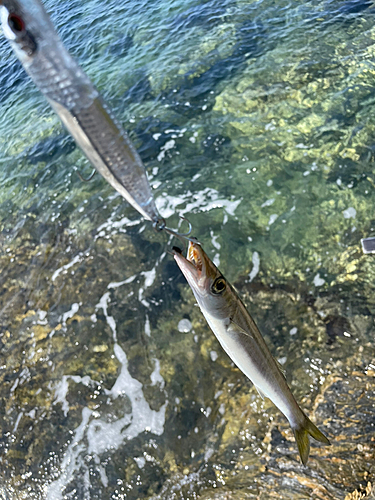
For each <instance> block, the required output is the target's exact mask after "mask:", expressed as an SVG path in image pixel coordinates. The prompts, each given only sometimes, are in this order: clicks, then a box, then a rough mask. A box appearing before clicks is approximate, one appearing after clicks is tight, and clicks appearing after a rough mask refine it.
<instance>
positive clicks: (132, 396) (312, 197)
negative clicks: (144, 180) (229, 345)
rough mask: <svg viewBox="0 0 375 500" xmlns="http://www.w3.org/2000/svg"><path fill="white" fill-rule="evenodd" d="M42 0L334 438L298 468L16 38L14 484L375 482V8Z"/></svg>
mask: <svg viewBox="0 0 375 500" xmlns="http://www.w3.org/2000/svg"><path fill="white" fill-rule="evenodd" d="M46 7H47V9H48V11H49V12H50V14H51V16H52V19H53V21H54V23H55V25H56V27H57V29H58V31H59V33H60V35H61V36H62V38H63V40H64V42H65V44H66V46H67V47H68V49H69V50H70V51H71V52H72V54H74V56H75V57H76V58H77V59H78V61H79V63H80V64H81V65H82V67H83V68H84V69H85V71H87V73H88V74H89V76H90V78H91V79H92V80H93V82H94V83H95V85H96V86H97V87H98V88H99V90H100V92H101V93H102V94H103V95H104V96H105V98H106V99H107V100H108V102H109V103H110V105H111V106H112V107H113V108H114V110H115V112H116V114H117V116H118V117H119V119H120V120H121V122H122V123H123V125H124V127H125V128H126V129H127V130H128V131H129V133H130V136H131V138H132V140H133V141H134V143H135V144H136V146H137V148H138V150H139V152H140V154H141V157H142V159H143V160H144V162H145V165H146V168H147V171H148V173H149V176H150V179H151V184H152V186H153V190H154V195H155V198H156V202H157V205H158V207H159V209H160V211H161V213H162V214H163V215H164V216H165V217H171V219H170V225H172V226H176V225H177V224H178V215H183V216H185V217H188V218H189V220H190V221H191V223H192V225H193V228H194V235H196V236H197V237H198V238H199V239H200V241H201V242H202V243H203V245H204V247H205V249H206V251H207V252H208V254H209V255H210V256H211V257H212V258H213V259H214V261H215V262H216V263H217V264H218V265H219V266H220V269H221V270H222V271H223V273H224V274H225V275H226V276H227V277H228V279H230V280H231V281H232V282H233V283H234V284H235V285H236V287H237V288H238V290H239V293H240V294H241V296H242V297H243V298H244V300H245V302H246V304H247V305H248V306H249V311H250V312H251V314H252V315H253V317H254V319H255V320H256V321H257V323H258V325H259V327H260V329H261V331H262V332H263V333H264V335H265V337H266V339H267V341H268V342H269V344H270V346H271V347H272V349H271V350H272V352H273V353H274V354H275V356H276V357H277V358H278V359H279V360H280V362H281V363H282V364H283V365H284V367H285V369H286V372H287V379H288V382H289V383H290V386H291V387H292V390H293V393H294V394H295V395H296V397H297V399H298V400H299V401H300V402H301V405H302V406H303V408H305V410H306V412H307V413H308V414H309V415H311V416H312V418H313V420H314V421H315V423H316V424H317V425H318V426H319V427H320V428H322V429H323V430H325V431H326V432H327V434H328V435H329V438H330V439H331V441H332V442H333V445H332V447H330V448H319V447H318V446H315V445H313V446H312V450H311V459H310V462H309V468H303V467H302V466H301V465H300V463H299V459H298V456H297V452H296V446H295V442H294V439H293V436H292V433H291V431H290V429H289V428H288V425H287V422H286V420H285V419H284V417H283V416H282V415H281V414H280V413H279V412H278V411H277V410H276V409H275V408H274V407H273V406H272V404H271V403H270V402H268V401H263V400H261V399H260V397H259V396H258V394H257V393H256V391H255V390H254V388H253V387H252V386H251V383H250V382H249V381H248V380H246V378H245V377H244V376H243V375H242V374H241V373H240V372H239V370H237V368H235V367H234V366H233V364H231V362H230V360H229V358H228V357H227V356H226V355H225V353H224V352H223V351H222V350H221V349H220V346H219V345H218V343H217V341H216V340H215V338H214V336H213V335H212V333H211V332H210V331H209V329H208V327H207V325H206V324H205V322H204V319H203V317H202V316H201V314H200V312H199V310H198V308H196V307H195V306H194V299H193V297H192V294H191V291H190V290H189V289H188V286H187V284H186V283H185V281H184V279H183V277H182V275H181V273H180V271H179V270H178V268H177V266H176V265H175V263H174V262H173V259H172V257H171V256H170V255H169V254H168V253H167V250H168V249H170V247H171V245H173V244H176V241H172V240H170V239H169V238H168V237H167V236H166V235H163V234H156V233H155V232H154V231H153V229H152V228H151V226H150V225H149V224H148V223H145V222H144V221H142V220H141V219H140V218H139V216H138V214H137V213H136V212H135V211H134V210H133V209H132V208H130V207H129V206H128V205H127V203H126V202H125V201H124V200H122V199H121V198H120V197H119V196H118V195H117V194H116V193H115V192H114V191H113V189H112V188H111V187H110V186H109V185H107V184H106V183H105V181H104V180H103V179H102V178H100V176H99V175H97V176H95V177H94V179H93V180H92V181H91V182H90V183H83V182H81V181H80V179H79V177H78V175H77V171H79V172H80V173H81V174H83V175H86V176H87V175H89V173H90V172H91V167H90V165H89V164H88V162H87V161H86V160H85V159H84V158H83V156H82V154H81V153H80V151H79V150H78V148H76V147H75V144H74V142H73V141H72V139H71V138H70V137H69V136H68V134H67V133H66V132H65V131H64V129H63V127H62V125H61V123H60V122H59V119H58V118H57V117H56V116H55V115H54V113H53V112H52V111H51V110H50V109H49V107H48V105H47V104H46V102H45V101H44V99H43V97H42V96H41V95H40V94H39V93H38V91H37V89H36V88H35V87H34V86H33V84H32V83H31V81H30V80H29V78H28V77H27V76H26V75H25V73H24V72H23V70H22V68H21V66H20V64H19V63H18V62H17V61H16V60H15V58H14V56H13V54H12V53H11V51H10V49H9V47H8V45H7V43H6V41H5V40H4V38H3V37H2V36H1V37H0V53H1V58H0V82H1V86H0V130H1V134H0V164H1V172H0V183H1V189H0V231H1V232H0V238H1V249H0V259H1V270H2V271H1V275H0V283H1V288H0V296H1V301H0V339H1V347H2V348H1V371H0V377H1V393H0V396H1V401H2V404H1V407H0V408H1V411H0V421H1V430H2V434H1V440H0V460H1V464H2V467H1V470H2V484H1V486H0V491H1V494H2V495H3V497H4V498H12V499H13V498H14V499H18V498H27V499H49V500H52V499H53V500H58V499H83V498H84V499H116V500H117V499H124V498H126V499H134V500H136V499H140V498H145V499H151V498H152V499H163V500H164V499H171V500H172V499H186V500H187V499H194V498H202V499H203V498H204V499H214V498H217V499H219V498H227V499H244V498H259V497H262V496H263V497H267V498H293V499H294V498H295V499H309V498H327V499H344V498H345V497H346V495H348V494H349V493H351V492H353V491H354V490H358V492H361V494H362V493H363V495H366V494H367V493H369V486H367V485H368V483H369V482H370V483H371V482H374V465H373V464H374V463H375V462H374V458H375V457H374V443H373V432H374V421H375V408H374V404H375V401H374V393H373V390H372V387H373V377H374V375H375V354H374V348H373V345H374V324H373V314H374V311H375V303H374V293H373V283H374V278H375V276H374V270H373V269H374V266H373V260H372V257H371V256H364V255H363V254H362V252H361V248H360V239H361V238H363V237H367V236H370V235H373V234H374V232H375V211H374V186H375V177H374V169H373V160H374V140H375V121H374V113H373V105H374V101H375V93H374V88H375V86H374V78H375V68H374V55H375V28H374V16H375V11H374V7H373V5H372V3H371V2H367V1H362V2H360V1H354V0H351V1H349V0H348V1H333V0H332V1H310V2H303V3H302V4H301V2H293V1H288V2H284V1H282V0H277V1H271V0H263V1H257V2H256V1H246V2H245V1H242V0H238V1H232V0H228V1H224V2H218V1H215V0H211V1H207V2H199V1H193V2H192V1H185V0H175V1H170V0H160V1H133V0H131V1H127V2H126V1H121V2H114V1H109V0H108V1H105V2H103V1H101V2H99V1H96V0H90V1H88V2H80V1H64V2H56V1H52V0H49V1H48V2H46ZM1 488H2V490H1ZM366 488H367V493H366ZM350 498H352V497H350ZM353 498H356V497H355V496H353Z"/></svg>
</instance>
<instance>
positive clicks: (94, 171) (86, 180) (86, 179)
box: [76, 168, 96, 182]
mask: <svg viewBox="0 0 375 500" xmlns="http://www.w3.org/2000/svg"><path fill="white" fill-rule="evenodd" d="M76 172H77V175H78V177H79V178H80V179H81V181H82V182H90V181H91V179H92V178H93V177H94V175H95V174H96V170H95V168H94V170H93V171H92V173H91V174H90V175H89V176H88V177H87V178H85V177H82V175H81V174H80V173H79V172H78V170H76Z"/></svg>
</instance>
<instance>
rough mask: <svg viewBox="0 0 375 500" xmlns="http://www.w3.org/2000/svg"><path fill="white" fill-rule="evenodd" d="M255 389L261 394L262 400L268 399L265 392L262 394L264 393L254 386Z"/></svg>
mask: <svg viewBox="0 0 375 500" xmlns="http://www.w3.org/2000/svg"><path fill="white" fill-rule="evenodd" d="M254 387H255V389H256V390H257V391H258V394H259V396H260V397H261V398H262V399H264V398H266V397H267V396H266V395H265V394H263V392H262V391H261V390H260V389H259V387H257V386H256V385H255V384H254Z"/></svg>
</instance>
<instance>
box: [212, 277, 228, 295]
mask: <svg viewBox="0 0 375 500" xmlns="http://www.w3.org/2000/svg"><path fill="white" fill-rule="evenodd" d="M226 287H227V283H226V281H225V279H224V278H223V277H220V278H217V279H216V280H215V281H214V283H213V285H212V287H211V291H212V293H215V294H219V293H223V292H224V290H225V289H226Z"/></svg>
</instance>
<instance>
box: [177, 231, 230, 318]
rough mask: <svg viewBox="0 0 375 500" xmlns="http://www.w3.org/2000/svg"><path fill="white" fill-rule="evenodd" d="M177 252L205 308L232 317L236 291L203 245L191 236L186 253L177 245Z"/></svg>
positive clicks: (213, 314) (182, 269) (215, 315)
mask: <svg viewBox="0 0 375 500" xmlns="http://www.w3.org/2000/svg"><path fill="white" fill-rule="evenodd" d="M173 254H174V259H175V261H176V263H177V265H178V267H179V268H180V270H181V272H182V274H183V275H184V276H185V278H186V280H187V282H188V283H189V285H190V287H191V289H192V291H193V293H194V295H195V298H196V300H197V302H198V305H199V306H200V308H201V309H202V311H203V312H207V313H208V314H210V315H211V316H213V317H214V318H217V319H225V318H228V317H230V316H231V314H232V311H233V309H234V307H235V301H234V300H233V291H232V289H231V286H230V284H229V283H228V282H227V280H226V279H225V278H224V276H223V275H222V274H221V272H220V271H219V269H218V268H217V267H216V266H215V264H214V263H213V262H212V260H211V259H210V258H209V257H208V255H207V254H206V252H205V251H204V250H203V248H202V246H201V245H200V244H199V243H198V242H195V241H192V240H190V241H189V247H188V251H187V255H186V257H184V256H183V255H182V252H181V250H179V249H177V248H176V247H174V248H173Z"/></svg>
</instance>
